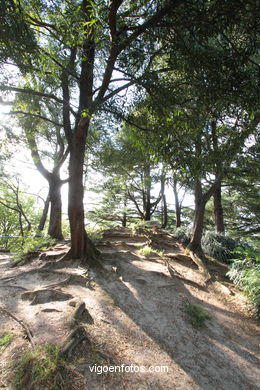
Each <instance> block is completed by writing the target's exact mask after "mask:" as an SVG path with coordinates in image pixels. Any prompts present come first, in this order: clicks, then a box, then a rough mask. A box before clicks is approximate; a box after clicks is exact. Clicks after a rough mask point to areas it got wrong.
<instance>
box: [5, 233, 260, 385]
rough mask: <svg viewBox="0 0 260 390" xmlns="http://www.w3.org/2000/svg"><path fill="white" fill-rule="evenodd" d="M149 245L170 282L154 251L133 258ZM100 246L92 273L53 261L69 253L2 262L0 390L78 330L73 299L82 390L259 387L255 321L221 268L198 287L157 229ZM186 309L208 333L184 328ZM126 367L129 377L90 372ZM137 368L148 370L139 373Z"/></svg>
mask: <svg viewBox="0 0 260 390" xmlns="http://www.w3.org/2000/svg"><path fill="white" fill-rule="evenodd" d="M147 243H149V245H151V246H152V247H153V248H154V249H155V250H163V251H164V253H165V257H167V260H168V261H169V264H170V266H171V270H172V272H171V275H170V273H169V270H168V268H167V266H166V265H165V262H164V259H163V258H162V257H160V256H159V255H158V254H157V253H156V252H152V253H151V255H149V256H143V255H140V254H139V252H138V251H139V249H140V248H141V247H142V245H146V244H147ZM97 246H98V248H99V250H100V251H101V252H102V263H103V269H102V270H96V271H94V270H86V269H85V268H83V267H82V266H81V265H80V264H79V263H78V262H77V261H73V262H59V256H62V254H63V253H65V252H66V251H67V250H68V247H67V246H66V245H57V246H56V247H54V248H53V249H52V250H50V251H48V252H45V254H44V255H41V256H39V257H37V258H35V259H33V260H32V261H31V262H30V263H28V264H26V265H24V266H18V267H15V268H10V267H9V265H10V264H11V262H12V259H11V256H10V255H9V254H7V253H2V254H0V324H1V328H0V335H1V334H2V333H3V332H6V331H8V332H12V333H13V334H14V338H13V339H12V341H11V343H10V345H9V346H7V347H5V348H2V349H1V350H0V353H1V363H0V388H1V389H11V388H12V387H11V377H12V371H13V369H12V365H11V363H10V362H11V361H12V362H14V361H15V360H16V359H17V356H19V355H20V354H21V353H22V351H25V350H28V349H30V348H33V346H34V345H36V346H37V345H43V344H45V343H55V344H58V345H60V346H61V345H63V343H64V341H65V340H66V337H67V336H68V335H69V334H70V332H71V330H72V329H73V327H74V326H75V322H73V315H74V312H75V305H76V303H75V302H77V301H80V302H82V301H83V302H84V303H85V306H86V309H87V311H86V312H85V316H83V317H82V318H81V320H79V321H78V322H77V325H79V324H80V325H82V326H84V328H85V330H86V333H87V336H88V337H87V339H86V340H84V341H83V342H82V343H80V344H79V345H78V346H77V347H76V348H75V351H74V354H73V358H72V360H71V363H72V364H73V365H74V368H75V370H77V372H78V373H79V375H80V376H81V378H82V380H81V381H80V380H79V382H78V389H79V390H87V389H91V390H95V389H97V390H99V389H109V390H110V389H111V390H114V389H131V390H132V389H136V390H141V389H154V390H157V389H162V390H167V389H169V390H197V389H202V390H256V389H260V386H259V385H258V383H259V382H260V381H259V379H260V370H259V368H258V359H257V354H258V353H259V339H258V335H259V333H258V327H257V323H256V321H255V320H254V319H253V318H251V317H250V314H249V312H248V310H247V301H246V298H245V297H244V295H243V294H242V293H241V292H240V291H239V290H237V289H236V288H235V287H234V285H233V284H232V283H230V281H228V279H227V278H226V277H225V273H226V272H227V267H226V266H225V265H223V264H219V263H217V262H214V263H213V262H212V263H210V264H209V268H210V271H211V273H212V274H213V276H214V278H213V282H212V283H205V281H204V279H203V276H202V275H201V274H200V273H199V272H198V270H197V267H196V265H195V264H194V263H193V262H192V260H191V259H190V257H189V256H187V255H186V254H185V252H184V250H183V248H182V246H181V245H180V244H178V243H177V242H176V241H175V239H174V237H173V236H172V235H170V234H169V233H167V232H165V231H162V230H159V229H158V230H155V231H154V232H153V233H150V234H148V235H147V234H145V232H143V234H142V232H140V233H139V234H132V232H131V231H130V230H128V229H122V228H117V229H113V230H108V231H106V232H104V236H103V238H102V240H100V241H99V242H98V244H97ZM58 255H59V256H58ZM57 257H58V259H57ZM186 303H192V304H193V303H194V304H200V305H201V306H202V307H203V309H204V310H205V311H206V312H207V313H208V314H209V315H210V316H211V319H210V320H208V321H207V326H206V327H204V328H201V329H196V328H194V327H193V326H192V325H191V324H190V322H189V321H188V318H187V314H186V313H185V311H184V310H183V309H184V306H185V304H186ZM1 308H2V309H1ZM11 315H13V316H14V317H12V316H11ZM17 320H19V321H21V322H19V321H17ZM26 329H28V330H29V332H30V334H32V339H31V340H30V337H28V334H27V333H28V332H26ZM123 364H124V365H125V366H132V368H131V367H130V368H128V367H127V369H126V370H128V371H129V370H130V369H132V370H135V371H136V372H109V373H103V374H98V373H97V372H95V370H96V371H97V370H98V367H99V366H119V365H120V366H121V365H123ZM141 366H142V367H144V368H145V370H146V372H137V371H138V370H140V367H141ZM151 366H153V367H158V366H164V367H165V366H166V367H167V370H168V372H150V371H149V372H148V370H149V367H151ZM91 370H92V372H91ZM154 370H157V368H156V369H154V368H153V371H154ZM158 370H159V369H158ZM74 385H75V384H74ZM24 390H27V389H24Z"/></svg>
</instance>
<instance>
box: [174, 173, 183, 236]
mask: <svg viewBox="0 0 260 390" xmlns="http://www.w3.org/2000/svg"><path fill="white" fill-rule="evenodd" d="M173 194H174V202H175V218H176V228H178V227H180V226H181V207H180V201H179V194H178V190H177V182H176V180H175V179H173Z"/></svg>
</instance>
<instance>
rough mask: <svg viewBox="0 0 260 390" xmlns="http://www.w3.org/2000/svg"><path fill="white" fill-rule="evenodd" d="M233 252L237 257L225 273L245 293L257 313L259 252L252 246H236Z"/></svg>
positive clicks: (259, 288) (258, 306) (259, 303)
mask: <svg viewBox="0 0 260 390" xmlns="http://www.w3.org/2000/svg"><path fill="white" fill-rule="evenodd" d="M235 254H236V255H237V256H239V259H233V263H232V265H231V267H230V270H229V271H228V272H227V275H228V277H229V278H230V279H231V280H232V281H233V282H234V283H235V284H236V285H237V286H238V287H240V288H241V289H242V290H243V291H244V292H245V293H246V295H247V296H248V297H249V299H250V302H251V303H252V305H253V307H254V308H255V309H256V311H257V313H259V309H260V254H259V252H257V251H255V250H254V249H252V248H251V249H250V248H238V249H237V250H236V251H235Z"/></svg>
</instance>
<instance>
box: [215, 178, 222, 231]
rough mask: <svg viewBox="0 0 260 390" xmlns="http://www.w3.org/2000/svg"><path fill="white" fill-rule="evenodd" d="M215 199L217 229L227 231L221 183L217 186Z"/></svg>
mask: <svg viewBox="0 0 260 390" xmlns="http://www.w3.org/2000/svg"><path fill="white" fill-rule="evenodd" d="M213 201H214V217H215V230H216V232H217V233H224V232H225V225H224V217H223V208H222V202H221V184H219V186H218V187H217V188H216V190H215V192H214V194H213Z"/></svg>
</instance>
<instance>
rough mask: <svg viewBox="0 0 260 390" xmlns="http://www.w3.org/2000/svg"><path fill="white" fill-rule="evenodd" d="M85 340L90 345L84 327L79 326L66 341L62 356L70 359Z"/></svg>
mask: <svg viewBox="0 0 260 390" xmlns="http://www.w3.org/2000/svg"><path fill="white" fill-rule="evenodd" d="M84 340H87V341H88V342H89V343H90V340H89V338H88V336H87V333H86V331H85V328H84V327H83V326H78V327H77V328H76V329H74V330H73V331H72V332H71V333H70V334H69V335H68V337H67V338H66V339H65V341H64V343H63V345H62V347H61V349H60V355H61V356H62V357H65V358H70V357H71V356H72V353H73V351H74V349H75V348H76V347H77V345H78V344H80V343H81V342H82V341H84Z"/></svg>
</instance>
